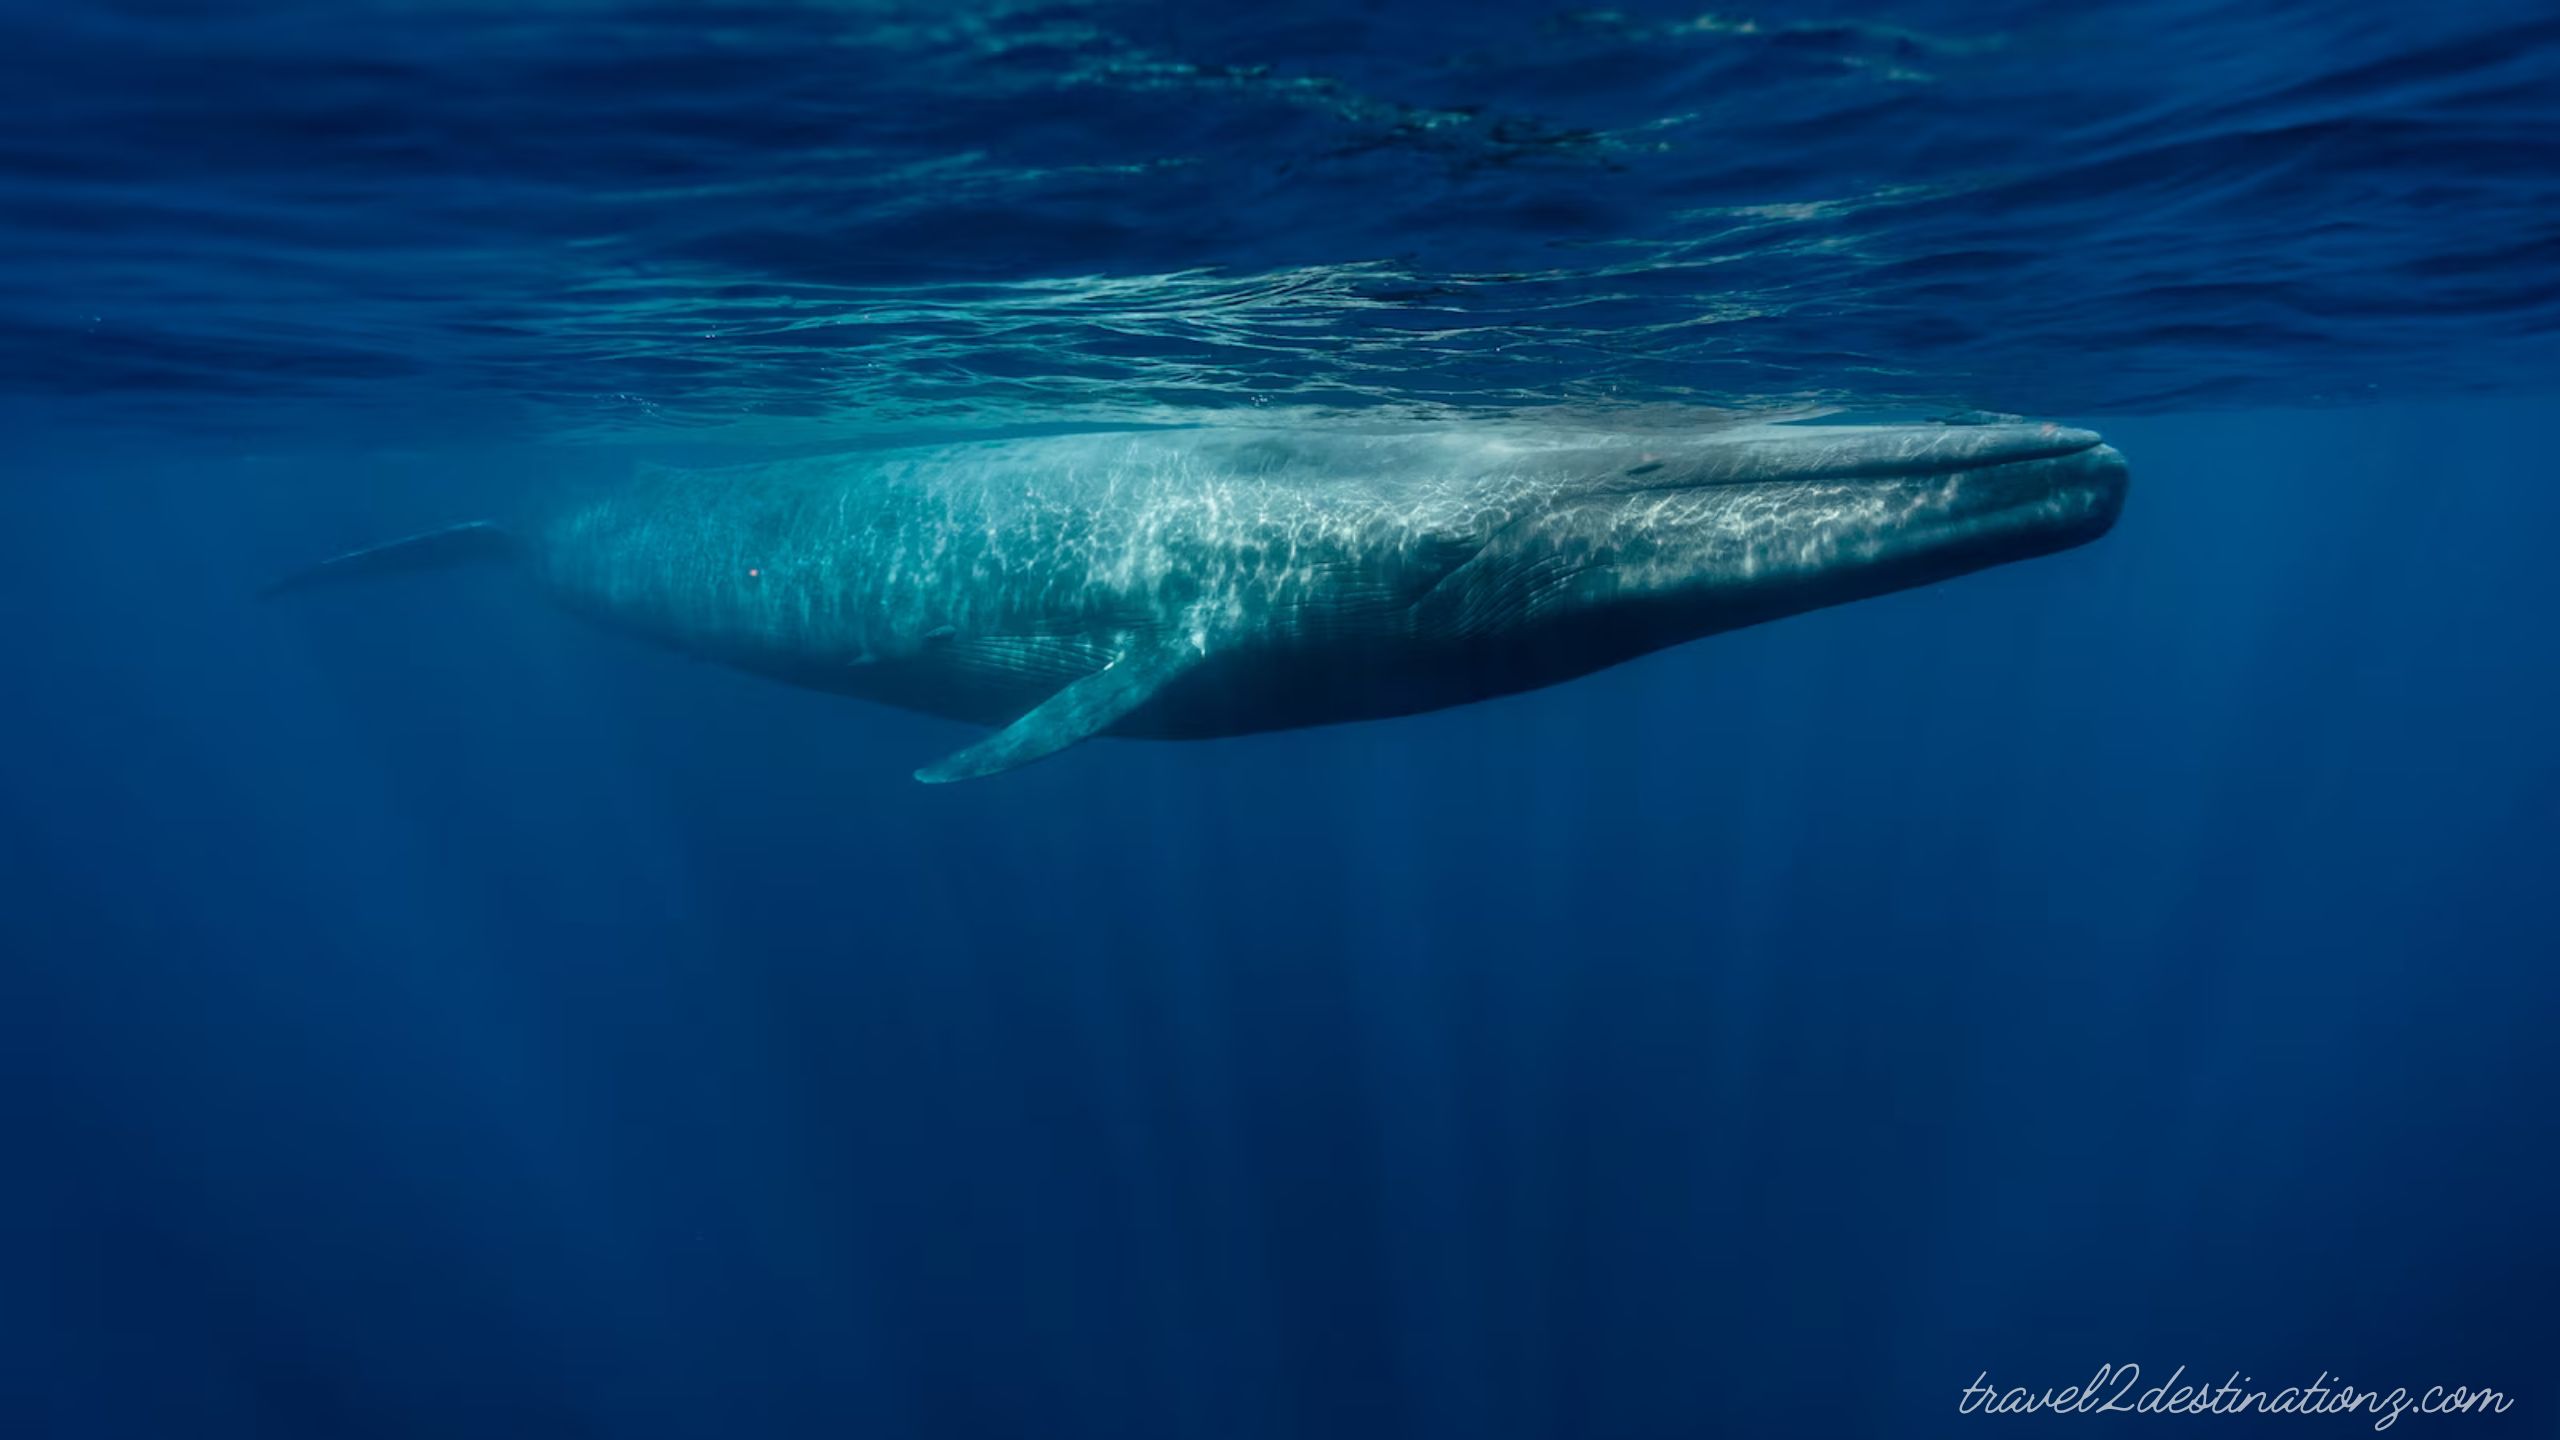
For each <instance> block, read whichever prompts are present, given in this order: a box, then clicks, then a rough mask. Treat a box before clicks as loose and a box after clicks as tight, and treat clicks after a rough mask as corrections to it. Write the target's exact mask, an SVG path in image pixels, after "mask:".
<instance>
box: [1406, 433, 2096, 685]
mask: <svg viewBox="0 0 2560 1440" xmlns="http://www.w3.org/2000/svg"><path fill="white" fill-rule="evenodd" d="M1570 469H1571V470H1572V471H1573V472H1574V473H1575V474H1576V475H1577V477H1578V478H1577V479H1576V480H1575V481H1574V482H1573V483H1571V484H1569V485H1565V486H1562V487H1560V488H1559V489H1558V490H1556V491H1555V492H1554V493H1553V494H1551V495H1550V496H1548V497H1545V498H1544V499H1543V500H1542V501H1541V503H1539V504H1537V505H1535V506H1531V507H1527V508H1525V509H1524V510H1523V511H1522V512H1520V513H1518V514H1516V515H1514V516H1512V517H1511V518H1509V519H1508V520H1507V522H1506V523H1505V524H1504V525H1503V526H1502V527H1501V528H1500V529H1499V530H1498V531H1496V532H1495V533H1494V534H1493V535H1492V536H1491V537H1489V538H1488V539H1487V541H1486V543H1485V545H1484V548H1483V550H1482V551H1481V552H1480V553H1479V554H1478V555H1477V556H1476V557H1475V558H1474V559H1473V560H1472V561H1471V562H1470V563H1469V565H1468V567H1467V570H1468V571H1469V572H1472V573H1470V574H1467V575H1464V576H1462V577H1452V578H1453V579H1463V581H1464V583H1463V584H1460V585H1454V586H1444V587H1443V591H1444V592H1445V593H1444V594H1443V595H1442V596H1440V597H1438V598H1439V599H1440V600H1442V602H1443V607H1442V609H1441V610H1440V612H1439V614H1438V616H1437V617H1436V618H1438V619H1439V620H1441V621H1442V622H1443V623H1445V624H1447V625H1448V626H1449V628H1451V629H1453V630H1456V631H1459V632H1463V633H1469V634H1473V635H1477V636H1480V637H1487V638H1494V639H1497V641H1498V642H1500V643H1514V644H1527V645H1530V646H1533V647H1535V648H1537V649H1540V650H1543V651H1547V652H1550V653H1554V654H1557V655H1560V656H1561V655H1573V656H1576V657H1580V658H1582V659H1587V660H1597V661H1599V662H1600V663H1608V662H1609V661H1611V660H1615V659H1623V658H1626V657H1627V656H1631V655H1636V654H1641V653H1643V652H1645V651H1647V650H1652V649H1658V648H1660V647H1662V646H1664V645H1670V644H1677V643H1679V642H1681V641H1684V640H1689V639H1694V638H1696V637H1698V636H1701V635H1707V634H1713V633H1715V632H1717V631H1721V630H1730V629H1734V628H1737V627H1739V626H1744V625H1751V624H1756V623H1759V622H1761V621H1764V620H1772V619H1776V618H1779V617H1781V616H1785V615H1792V614H1797V613H1799V612H1802V611H1806V610H1813V609H1819V608H1821V607H1823V606H1827V605H1837V604H1841V603H1844V602H1847V601H1851V600H1859V599H1864V598H1867V597H1870V596H1875V595H1881V594H1885V593H1888V592H1891V591H1895V590H1903V589H1909V588H1911V587H1913V586H1918V585H1927V584H1931V583H1933V582H1936V581H1939V580H1944V579H1947V578H1950V577H1952V576H1956V575H1962V574H1965V573H1967V572H1969V571H1974V570H1980V569H1984V568H1987V567H1989V566H1993V565H2001V564H2006V563H2008V562H2009V561H2013V560H2023V559H2027V558H2029V557H2031V556H2037V555H2044V554H2049V553H2051V552H2053V551H2057V550H2064V549H2068V548H2070V547H2072V546H2075V545H2081V544H2085V543H2087V542H2088V541H2091V540H2094V539H2096V538H2098V537H2099V536H2101V535H2103V534H2105V533H2106V532H2107V530H2108V528H2109V527H2111V526H2112V525H2113V524H2114V523H2115V519H2116V515H2117V512H2118V511H2119V510H2120V509H2121V508H2122V507H2123V504H2124V497H2125V488H2126V469H2125V462H2124V457H2123V456H2121V455H2119V454H2118V453H2116V451H2115V450H2114V449H2113V448H2112V447H2110V446H2108V445H2105V444H2103V443H2101V442H2100V440H2099V438H2098V437H2097V436H2096V435H2095V434H2092V433H2091V432H2089V431H2086V430H2073V429H2068V428H2063V427H2059V426H2053V425H2034V424H2018V425H1982V426H1949V425H1880V426H1812V425H1808V426H1784V425H1781V426H1762V427H1755V428H1751V429H1747V430H1740V431H1724V432H1711V433H1709V434H1707V435H1704V436H1701V437H1699V438H1696V439H1694V440H1682V439H1678V438H1670V437H1663V438H1651V439H1639V440H1634V441H1629V440H1626V439H1623V438H1619V439H1613V440H1612V441H1610V442H1608V443H1606V444H1602V445H1593V446H1590V447H1587V448H1584V449H1581V450H1579V451H1577V453H1576V454H1575V455H1574V457H1573V459H1572V460H1571V462H1570Z"/></svg>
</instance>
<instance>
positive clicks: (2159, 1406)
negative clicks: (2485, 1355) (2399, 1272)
mask: <svg viewBox="0 0 2560 1440" xmlns="http://www.w3.org/2000/svg"><path fill="white" fill-rule="evenodd" d="M2186 1374H2187V1367H2186V1366H2184V1365H2181V1366H2179V1367H2178V1368H2177V1369H2175V1370H2173V1371H2171V1372H2169V1378H2168V1379H2166V1380H2163V1381H2161V1382H2160V1383H2159V1384H2157V1385H2153V1386H2150V1387H2148V1388H2141V1387H2142V1367H2141V1366H2139V1365H2135V1364H2130V1363H2128V1364H2123V1365H2101V1366H2099V1367H2098V1373H2097V1374H2095V1375H2093V1376H2091V1377H2090V1378H2089V1381H2088V1383H2087V1384H2084V1385H2065V1386H2062V1387H2060V1388H2059V1389H2051V1388H2048V1389H2043V1390H2030V1389H2028V1388H2027V1387H2025V1386H2023V1385H2018V1386H2010V1387H2006V1388H2004V1387H2002V1386H1999V1385H1995V1384H1993V1383H1992V1380H1991V1372H1990V1371H1988V1370H1985V1371H1983V1372H1982V1373H1981V1374H1980V1375H1977V1376H1975V1377H1974V1380H1973V1383H1972V1384H1970V1385H1967V1386H1966V1387H1964V1394H1963V1395H1962V1396H1961V1397H1960V1398H1959V1399H1958V1400H1957V1401H1956V1413H1957V1414H1959V1415H2123V1414H2133V1415H2359V1414H2361V1415H2370V1416H2372V1417H2373V1428H2374V1429H2376V1430H2388V1429H2390V1428H2391V1426H2392V1424H2393V1422H2395V1421H2397V1420H2398V1419H2399V1418H2400V1417H2401V1416H2402V1415H2405V1414H2408V1413H2410V1412H2412V1411H2414V1412H2416V1413H2417V1414H2420V1415H2503V1414H2505V1413H2507V1407H2508V1406H2510V1405H2512V1404H2514V1403H2515V1397H2513V1396H2511V1395H2508V1394H2506V1393H2505V1392H2503V1391H2498V1390H2490V1389H2485V1388H2476V1387H2473V1386H2468V1385H2429V1386H2427V1387H2425V1388H2423V1389H2420V1390H2414V1391H2413V1390H2411V1389H2410V1388H2409V1387H2407V1386H2405V1385H2404V1386H2400V1387H2398V1388H2396V1389H2392V1390H2359V1389H2357V1388H2356V1387H2354V1386H2353V1385H2349V1384H2347V1383H2346V1382H2344V1381H2342V1380H2332V1379H2331V1378H2330V1377H2329V1372H2328V1371H2326V1370H2323V1371H2321V1372H2320V1376H2319V1378H2318V1379H2316V1380H2314V1381H2312V1382H2311V1383H2310V1384H2308V1385H2288V1386H2285V1387H2284V1388H2282V1389H2266V1388H2259V1387H2258V1386H2257V1384H2256V1380H2255V1378H2254V1377H2252V1376H2248V1375H2243V1374H2241V1373H2240V1372H2239V1371H2237V1370H2234V1371H2232V1372H2231V1378H2230V1379H2228V1380H2225V1381H2224V1382H2223V1383H2221V1384H2220V1385H2216V1384H2213V1383H2212V1382H2210V1381H2191V1380H2188V1379H2187V1378H2186Z"/></svg>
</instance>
